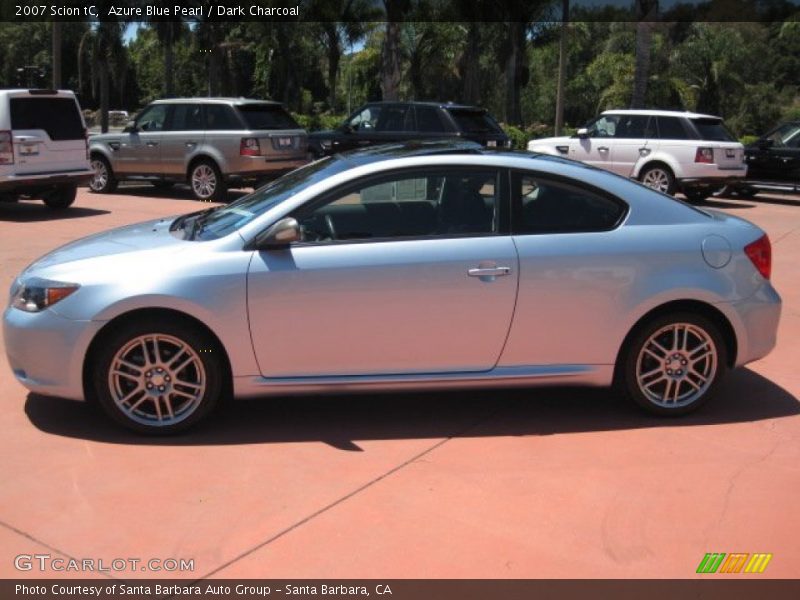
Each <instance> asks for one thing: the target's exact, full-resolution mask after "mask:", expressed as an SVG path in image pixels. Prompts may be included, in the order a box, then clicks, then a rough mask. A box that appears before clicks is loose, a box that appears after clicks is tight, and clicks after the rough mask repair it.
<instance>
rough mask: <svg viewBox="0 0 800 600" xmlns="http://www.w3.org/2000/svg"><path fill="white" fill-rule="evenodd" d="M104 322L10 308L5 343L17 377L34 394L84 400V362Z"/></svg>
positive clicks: (6, 322)
mask: <svg viewBox="0 0 800 600" xmlns="http://www.w3.org/2000/svg"><path fill="white" fill-rule="evenodd" d="M104 324H105V323H104V322H103V321H74V320H71V319H67V318H65V317H62V316H61V315H59V314H58V313H56V312H54V311H53V310H52V309H46V310H43V311H42V312H38V313H28V312H25V311H22V310H18V309H16V308H11V307H9V308H7V309H6V311H5V313H4V314H3V339H4V342H5V347H6V354H7V356H8V364H9V365H10V366H11V370H12V371H13V372H14V376H15V377H16V378H17V381H19V382H20V383H21V384H22V385H24V386H25V387H26V388H28V389H29V390H30V391H32V392H36V393H38V394H44V395H48V396H60V397H62V398H70V399H73V400H82V399H83V398H84V396H83V360H84V357H85V356H86V351H87V350H88V348H89V344H90V343H91V340H92V339H93V338H94V336H95V335H96V334H97V332H98V331H99V330H100V328H101V327H102V326H103V325H104Z"/></svg>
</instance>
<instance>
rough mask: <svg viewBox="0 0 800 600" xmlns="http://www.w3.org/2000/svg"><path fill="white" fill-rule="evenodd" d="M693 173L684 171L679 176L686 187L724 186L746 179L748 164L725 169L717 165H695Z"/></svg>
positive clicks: (681, 183)
mask: <svg viewBox="0 0 800 600" xmlns="http://www.w3.org/2000/svg"><path fill="white" fill-rule="evenodd" d="M691 171H692V172H691V173H684V175H683V176H682V177H678V182H679V183H680V185H682V186H684V187H722V186H723V185H729V184H732V183H738V182H741V181H744V178H745V177H746V176H747V166H746V165H744V166H742V167H740V168H734V169H723V168H720V167H718V166H717V165H702V166H695V167H694V168H693V169H691Z"/></svg>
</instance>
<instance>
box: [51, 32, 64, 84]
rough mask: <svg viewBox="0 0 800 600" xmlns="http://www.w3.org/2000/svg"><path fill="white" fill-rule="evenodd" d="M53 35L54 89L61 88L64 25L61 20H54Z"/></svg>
mask: <svg viewBox="0 0 800 600" xmlns="http://www.w3.org/2000/svg"><path fill="white" fill-rule="evenodd" d="M52 28H53V29H52V36H53V54H52V60H53V89H54V90H58V89H61V50H62V48H61V38H62V35H61V33H62V27H61V21H53V25H52Z"/></svg>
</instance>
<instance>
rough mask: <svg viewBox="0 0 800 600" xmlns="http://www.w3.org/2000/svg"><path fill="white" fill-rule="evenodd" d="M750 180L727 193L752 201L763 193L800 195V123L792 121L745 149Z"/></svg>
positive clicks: (731, 188)
mask: <svg viewBox="0 0 800 600" xmlns="http://www.w3.org/2000/svg"><path fill="white" fill-rule="evenodd" d="M744 154H745V160H746V161H747V180H746V181H744V182H743V183H740V184H737V185H733V186H731V187H730V188H728V190H727V191H729V192H734V193H735V194H736V195H738V196H740V197H742V198H752V197H753V196H755V195H756V194H757V193H758V192H759V191H773V192H800V121H788V122H786V123H782V124H781V125H778V126H777V127H775V129H773V130H771V131H769V132H767V133H765V134H764V135H763V136H761V137H760V138H759V139H758V140H756V141H755V142H754V143H752V144H748V145H747V147H746V148H745V149H744Z"/></svg>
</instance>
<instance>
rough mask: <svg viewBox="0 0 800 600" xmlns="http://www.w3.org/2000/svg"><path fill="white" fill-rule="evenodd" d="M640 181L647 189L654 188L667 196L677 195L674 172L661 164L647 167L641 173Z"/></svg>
mask: <svg viewBox="0 0 800 600" xmlns="http://www.w3.org/2000/svg"><path fill="white" fill-rule="evenodd" d="M639 181H640V182H642V183H643V184H644V185H646V186H647V187H650V188H653V189H655V190H658V191H660V192H664V193H665V194H669V195H673V194H674V193H675V187H676V185H675V175H674V174H673V173H672V170H671V169H670V168H669V167H668V166H666V165H663V164H661V163H655V164H652V165H648V166H646V167H645V168H644V169H642V172H641V173H639Z"/></svg>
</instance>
